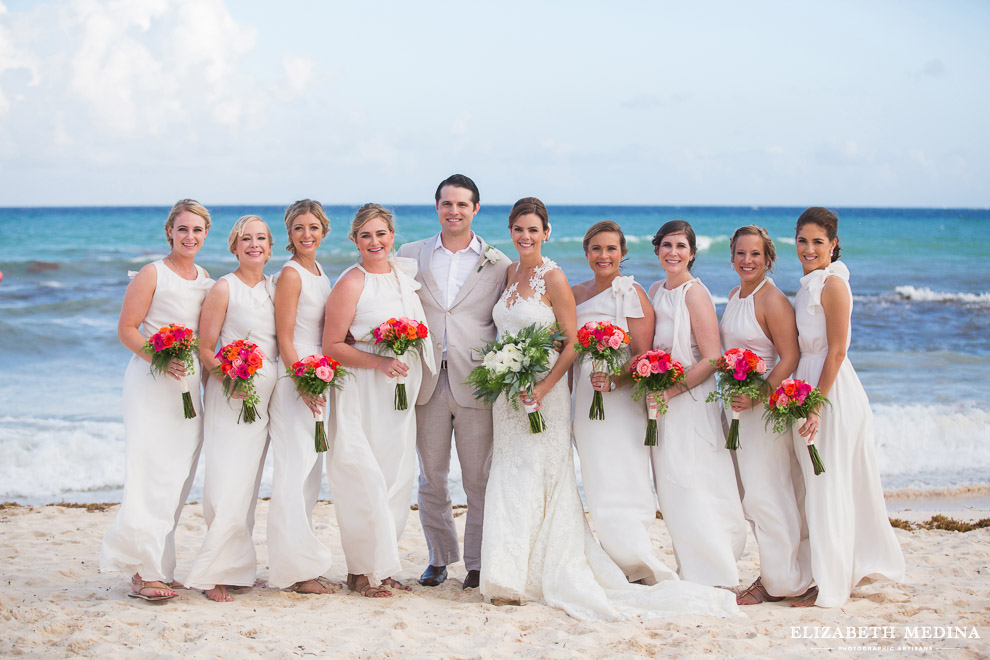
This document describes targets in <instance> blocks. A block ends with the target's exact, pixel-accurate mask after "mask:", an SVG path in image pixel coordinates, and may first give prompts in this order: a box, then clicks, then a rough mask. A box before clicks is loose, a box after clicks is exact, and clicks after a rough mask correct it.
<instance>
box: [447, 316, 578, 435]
mask: <svg viewBox="0 0 990 660" xmlns="http://www.w3.org/2000/svg"><path fill="white" fill-rule="evenodd" d="M565 339H566V337H565V336H564V334H563V333H562V332H560V330H559V329H558V328H557V327H556V326H546V325H537V324H535V323H534V324H533V325H529V326H526V327H525V328H523V329H522V330H520V331H519V332H518V333H516V334H515V335H510V334H503V335H502V336H500V337H498V338H496V339H495V340H494V341H491V342H488V344H486V345H485V347H484V348H483V349H482V353H484V358H483V359H482V361H481V366H479V367H475V368H474V370H473V371H472V372H471V373H470V374H468V378H467V381H465V382H466V384H467V385H470V386H471V387H473V388H474V396H475V398H478V399H482V400H484V401H486V402H488V403H494V402H495V400H496V399H498V397H499V395H501V394H503V393H504V394H505V396H506V398H507V399H508V400H509V401H510V402H511V403H512V407H513V408H514V409H516V410H518V409H519V400H522V401H523V406H524V409H525V410H526V413H527V415H528V417H529V431H530V433H540V432H542V431H543V430H545V429H546V421H545V420H544V419H543V415H541V414H540V404H539V401H540V399H542V398H543V394H545V392H538V391H537V390H538V389H540V387H541V384H542V383H543V378H544V377H545V376H544V375H545V374H546V373H547V372H549V371H550V366H551V365H550V352H551V351H553V350H554V343H555V342H563V341H564V340H565ZM537 394H538V396H537Z"/></svg>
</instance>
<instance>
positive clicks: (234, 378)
mask: <svg viewBox="0 0 990 660" xmlns="http://www.w3.org/2000/svg"><path fill="white" fill-rule="evenodd" d="M216 358H217V359H218V360H220V366H219V367H217V371H219V373H220V379H221V383H222V385H223V394H224V396H225V397H227V401H230V397H231V395H233V394H235V393H243V394H244V398H243V399H242V400H241V412H240V413H238V415H237V423H238V424H240V423H241V420H242V419H243V420H244V422H245V423H246V424H251V423H252V422H254V421H255V420H256V419H258V410H257V405H258V401H259V399H258V394H257V392H256V391H255V389H254V375H255V374H256V373H257V372H258V369H261V366H262V364H263V363H264V360H265V353H264V351H262V350H261V349H260V348H259V347H258V345H257V344H255V343H253V342H249V341H247V340H246V339H237V340H235V341H232V342H230V343H229V344H227V345H226V346H224V347H222V348H221V349H220V350H219V351H217V355H216Z"/></svg>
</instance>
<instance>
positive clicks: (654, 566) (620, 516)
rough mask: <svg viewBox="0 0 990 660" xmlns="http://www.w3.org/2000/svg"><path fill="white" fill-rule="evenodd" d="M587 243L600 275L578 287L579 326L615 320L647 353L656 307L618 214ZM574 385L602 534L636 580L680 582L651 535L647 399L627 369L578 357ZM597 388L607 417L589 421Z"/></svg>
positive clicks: (578, 435) (584, 469)
mask: <svg viewBox="0 0 990 660" xmlns="http://www.w3.org/2000/svg"><path fill="white" fill-rule="evenodd" d="M583 247H584V255H585V258H587V260H588V265H589V266H590V267H591V272H592V273H593V274H594V278H593V279H590V280H588V281H587V282H582V283H580V284H576V285H575V286H573V287H572V289H571V290H572V291H573V292H574V300H575V302H576V303H577V327H578V328H580V327H582V326H583V325H584V324H585V323H588V322H589V321H607V322H609V323H614V324H616V325H618V326H620V327H622V328H623V329H624V330H626V331H627V332H629V335H630V344H629V345H630V350H631V351H632V354H633V355H640V354H642V353H645V352H647V351H648V350H650V349H651V348H652V347H653V325H654V317H653V307H652V306H651V305H650V299H649V298H647V296H646V291H644V290H643V287H641V286H640V285H639V284H637V283H636V282H635V281H634V280H633V278H632V276H622V275H620V274H619V266H620V264H621V262H622V260H623V258H624V257H625V256H626V253H627V251H628V249H627V247H626V237H625V235H624V234H623V233H622V228H621V227H619V225H618V224H616V223H615V222H612V221H611V220H603V221H602V222H597V223H595V224H594V225H592V226H591V227H590V228H589V229H588V231H587V232H586V233H585V235H584V242H583ZM573 389H574V407H573V410H574V441H575V444H576V446H577V450H578V455H579V456H580V458H581V480H582V482H583V484H584V494H585V497H586V498H587V500H588V508H589V509H590V511H591V519H592V521H593V522H594V525H595V532H596V533H597V534H598V540H599V541H600V542H601V544H602V547H603V548H604V549H605V551H606V552H607V553H608V554H609V556H610V557H611V558H612V560H613V561H614V562H615V563H616V564H618V566H619V567H620V568H621V569H622V571H623V572H624V573H625V575H626V578H627V579H628V580H629V581H630V582H640V583H644V584H655V583H656V582H659V581H660V580H669V579H675V580H676V579H677V575H676V574H675V573H674V572H673V571H671V570H670V569H669V568H667V566H665V565H664V563H663V562H662V561H660V559H658V558H657V556H656V555H655V554H654V552H653V542H652V541H651V540H650V533H649V529H650V525H651V524H652V523H653V522H654V521H655V520H656V508H657V501H656V496H655V495H654V494H653V475H652V473H651V472H650V448H649V447H646V446H644V445H643V438H644V437H645V435H646V416H645V415H644V414H643V410H642V408H643V406H642V403H638V402H635V401H633V400H632V379H631V378H630V377H629V375H628V373H627V372H626V370H625V369H624V370H623V373H622V375H620V376H618V377H613V376H611V375H609V374H607V373H603V372H592V371H591V362H590V361H588V360H578V361H576V362H575V364H574V382H573ZM594 391H598V392H602V398H603V399H604V402H605V419H604V420H590V419H588V410H589V408H590V407H591V399H592V395H593V392H594Z"/></svg>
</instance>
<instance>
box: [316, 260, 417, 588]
mask: <svg viewBox="0 0 990 660" xmlns="http://www.w3.org/2000/svg"><path fill="white" fill-rule="evenodd" d="M353 268H357V269H358V270H360V271H361V272H363V273H364V289H363V290H362V291H361V296H360V298H358V303H357V308H356V309H355V311H354V320H353V321H352V322H351V325H350V328H349V330H350V333H351V336H353V337H354V339H355V340H356V343H355V344H354V347H355V348H357V349H359V350H362V351H365V352H367V353H374V352H375V349H374V340H373V339H372V338H371V336H370V335H371V331H372V329H373V328H375V327H377V326H379V325H380V324H382V323H383V322H385V321H387V320H388V319H390V318H395V317H399V316H405V317H408V318H411V319H413V320H416V321H423V322H425V320H426V313H425V312H424V311H423V304H422V302H420V299H419V295H418V294H417V293H416V291H417V290H419V287H420V284H419V282H417V281H416V280H415V274H416V260H415V259H407V258H404V257H396V258H394V260H393V261H392V269H391V271H390V272H388V273H369V272H368V271H366V270H364V268H362V267H361V266H360V265H359V264H356V265H354V266H351V268H348V269H347V270H345V271H344V272H343V273H341V277H343V276H344V275H345V274H346V273H347V272H348V271H349V270H351V269H353ZM338 281H339V280H338ZM425 349H426V350H424V351H423V358H421V357H420V355H419V354H418V353H417V352H416V351H415V350H413V349H410V350H409V351H407V352H406V353H405V354H404V355H403V356H402V357H400V358H399V359H400V360H402V362H404V363H405V364H407V365H408V366H409V373H408V374H407V375H406V381H405V383H406V395H407V399H408V401H409V407H408V408H407V409H406V410H396V409H395V404H394V397H395V385H396V379H395V378H389V377H387V376H386V375H385V374H383V373H382V372H380V371H378V370H377V369H364V368H357V367H354V368H350V367H349V370H350V371H351V374H352V375H351V377H350V378H348V379H347V380H346V381H345V382H344V387H343V389H340V390H334V391H333V392H332V394H331V399H330V425H329V428H328V433H327V435H328V440H329V445H330V450H329V452H327V475H328V477H329V479H330V489H331V491H332V493H333V505H334V509H336V511H337V524H338V526H339V527H340V544H341V546H343V549H344V559H345V561H346V562H347V572H348V573H354V574H357V575H376V576H378V577H379V578H386V577H391V576H393V575H395V574H397V573H399V572H400V571H401V570H402V566H401V564H400V561H399V544H398V540H399V537H400V536H402V531H403V529H405V526H406V520H407V519H408V518H409V502H410V501H412V490H413V486H414V484H415V478H416V405H415V402H416V397H417V396H418V395H419V387H420V384H421V383H422V380H423V362H422V359H424V358H425V361H426V367H427V368H428V369H429V370H430V372H431V373H432V372H434V371H435V370H436V368H435V366H434V363H433V360H434V358H433V351H432V346H430V344H429V342H426V345H425Z"/></svg>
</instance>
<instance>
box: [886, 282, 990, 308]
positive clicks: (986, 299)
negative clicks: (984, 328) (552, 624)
mask: <svg viewBox="0 0 990 660" xmlns="http://www.w3.org/2000/svg"><path fill="white" fill-rule="evenodd" d="M894 291H896V292H897V295H898V296H900V297H901V298H902V299H904V300H910V301H912V302H961V303H966V304H970V305H981V306H982V305H990V292H984V293H968V292H953V291H933V290H932V289H929V288H928V287H926V286H921V287H916V286H910V285H905V286H899V287H897V288H895V289H894Z"/></svg>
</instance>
